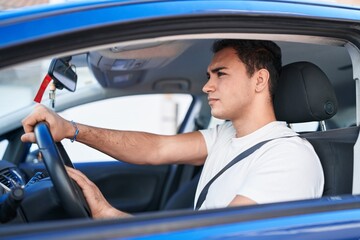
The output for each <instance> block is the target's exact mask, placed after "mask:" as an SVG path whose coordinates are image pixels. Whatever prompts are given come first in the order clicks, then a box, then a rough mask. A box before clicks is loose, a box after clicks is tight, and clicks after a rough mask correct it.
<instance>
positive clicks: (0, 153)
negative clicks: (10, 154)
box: [0, 139, 9, 159]
mask: <svg viewBox="0 0 360 240" xmlns="http://www.w3.org/2000/svg"><path fill="white" fill-rule="evenodd" d="M8 144H9V141H8V140H6V139H5V140H2V141H0V159H3V157H4V153H5V150H6V147H7V146H8Z"/></svg>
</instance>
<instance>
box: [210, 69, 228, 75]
mask: <svg viewBox="0 0 360 240" xmlns="http://www.w3.org/2000/svg"><path fill="white" fill-rule="evenodd" d="M223 69H227V67H217V68H213V69H211V70H210V71H211V72H212V73H217V72H219V71H221V70H223ZM207 74H209V72H207Z"/></svg>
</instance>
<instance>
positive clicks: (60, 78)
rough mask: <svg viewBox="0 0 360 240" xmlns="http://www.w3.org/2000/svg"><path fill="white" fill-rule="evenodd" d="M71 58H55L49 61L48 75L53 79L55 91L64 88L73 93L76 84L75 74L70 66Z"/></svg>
mask: <svg viewBox="0 0 360 240" xmlns="http://www.w3.org/2000/svg"><path fill="white" fill-rule="evenodd" d="M70 60H71V57H64V58H55V59H53V60H52V61H51V63H50V67H49V72H48V74H49V75H50V77H51V78H52V79H53V81H54V84H55V87H56V88H57V89H63V88H66V89H67V90H69V91H71V92H74V91H75V89H76V83H77V74H76V73H75V71H74V70H73V69H72V65H71V64H70Z"/></svg>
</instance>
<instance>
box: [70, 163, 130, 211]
mask: <svg viewBox="0 0 360 240" xmlns="http://www.w3.org/2000/svg"><path fill="white" fill-rule="evenodd" d="M66 170H67V173H68V174H69V176H70V177H71V178H72V179H73V180H74V181H75V182H76V183H77V184H78V185H79V187H80V188H81V190H82V192H83V193H84V197H85V199H86V201H87V203H88V205H89V207H90V210H91V215H92V217H93V218H113V217H126V216H130V215H129V214H127V213H124V212H121V211H119V210H117V209H115V208H114V207H112V206H111V205H110V203H109V202H108V201H107V200H106V199H105V197H104V195H103V194H102V193H101V191H100V190H99V188H98V187H97V186H96V185H95V184H94V183H93V182H92V181H90V180H89V179H88V178H87V177H86V176H85V175H84V174H83V173H82V172H80V171H78V170H76V169H73V168H69V167H66Z"/></svg>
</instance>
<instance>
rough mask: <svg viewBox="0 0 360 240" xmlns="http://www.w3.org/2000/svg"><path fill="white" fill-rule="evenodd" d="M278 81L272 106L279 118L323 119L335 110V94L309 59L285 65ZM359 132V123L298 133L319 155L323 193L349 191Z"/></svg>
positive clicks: (289, 121) (292, 121) (298, 121)
mask: <svg viewBox="0 0 360 240" xmlns="http://www.w3.org/2000/svg"><path fill="white" fill-rule="evenodd" d="M278 84H279V85H278V89H277V91H276V93H275V96H274V108H275V113H276V117H277V119H278V120H280V121H286V122H287V123H301V122H310V121H323V120H326V119H329V118H331V117H332V116H334V115H335V114H336V112H337V100H336V95H335V92H334V89H333V87H332V85H331V83H330V81H329V79H328V78H327V76H326V75H325V73H324V72H323V71H322V70H321V69H320V68H319V67H317V66H316V65H314V64H312V63H309V62H296V63H292V64H289V65H287V66H284V67H283V69H282V73H281V77H280V79H279V83H278ZM358 133H359V128H358V127H351V128H344V129H336V130H329V131H323V132H312V133H304V134H300V135H301V136H302V137H304V138H306V139H308V141H309V142H310V143H311V144H312V145H313V147H314V149H315V151H316V153H317V154H318V156H319V158H320V161H321V164H322V167H323V170H324V176H325V186H324V192H323V195H324V196H325V195H339V194H351V193H352V184H353V156H354V150H353V148H354V144H355V142H356V139H357V137H358ZM304 177H305V176H304Z"/></svg>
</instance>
